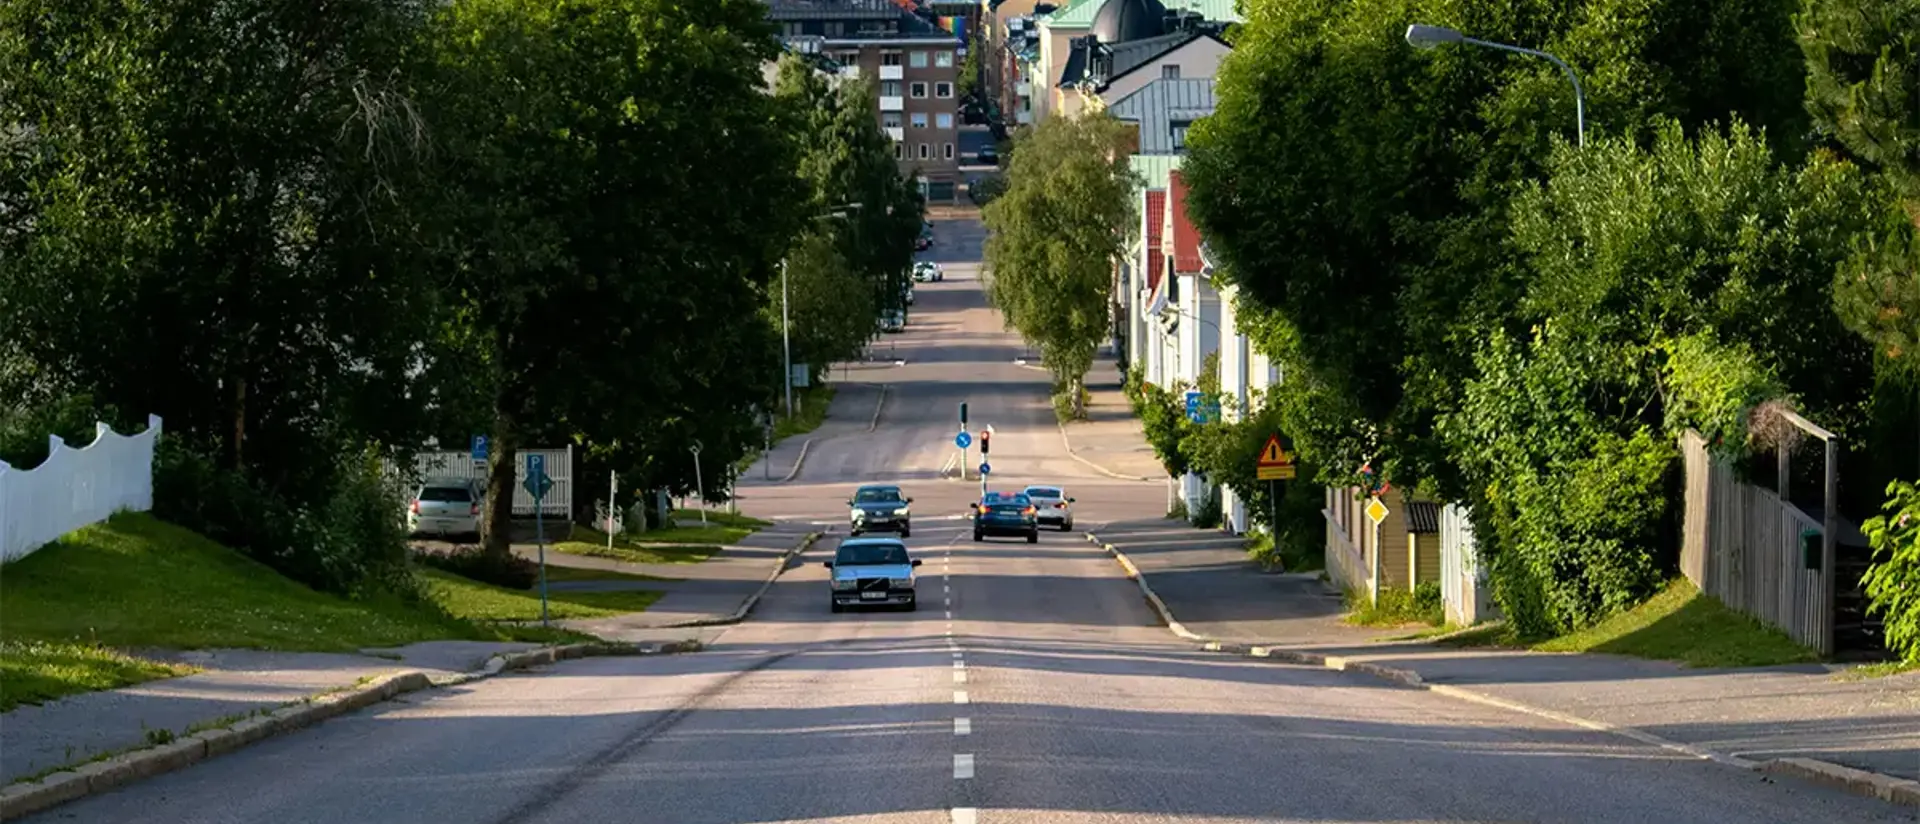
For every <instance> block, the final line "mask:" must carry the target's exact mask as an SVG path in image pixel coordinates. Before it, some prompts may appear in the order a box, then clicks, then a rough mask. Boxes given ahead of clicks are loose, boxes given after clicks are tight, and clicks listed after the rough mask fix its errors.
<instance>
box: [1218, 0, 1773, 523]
mask: <svg viewBox="0 0 1920 824" xmlns="http://www.w3.org/2000/svg"><path fill="white" fill-rule="evenodd" d="M1789 11H1790V10H1789V9H1787V8H1785V7H1784V5H1783V4H1781V3H1779V2H1751V0H1717V2H1709V3H1699V2H1693V1H1692V0H1658V1H1657V2H1653V3H1631V4H1629V3H1615V2H1605V3H1591V2H1582V3H1572V2H1546V3H1527V4H1496V5H1486V4H1470V5H1468V6H1462V5H1460V4H1448V3H1433V2H1415V3H1411V4H1409V3H1406V2H1402V1H1401V0H1360V1H1359V2H1332V1H1331V0H1308V1H1307V2H1297V3H1284V4H1270V5H1268V6H1265V7H1263V10H1262V13H1261V14H1259V15H1254V16H1252V17H1250V18H1249V19H1248V20H1247V21H1246V22H1245V23H1243V24H1242V25H1241V26H1240V27H1239V29H1238V34H1237V37H1236V40H1235V49H1234V53H1233V54H1232V55H1231V56H1230V57H1229V58H1228V59H1227V62H1226V64H1225V65H1224V66H1223V67H1222V69H1221V72H1220V74H1219V84H1218V96H1219V106H1218V108H1217V110H1216V112H1215V114H1214V115H1212V116H1210V117H1208V118H1206V119H1204V120H1202V121H1200V122H1198V123H1196V124H1195V126H1194V130H1193V133H1192V136H1191V144H1190V145H1191V154H1190V156H1189V157H1188V160H1187V162H1186V164H1185V167H1184V169H1185V174H1186V177H1187V181H1188V183H1189V184H1190V186H1191V187H1192V190H1191V191H1192V194H1191V200H1190V207H1191V209H1192V211H1193V214H1194V216H1195V219H1196V221H1197V222H1198V223H1199V224H1200V228H1201V230H1202V231H1203V233H1204V234H1205V235H1206V236H1207V238H1208V241H1209V243H1210V245H1211V247H1212V249H1213V251H1214V252H1215V253H1216V257H1217V259H1218V260H1220V261H1221V263H1222V264H1223V277H1224V278H1225V279H1226V280H1227V281H1228V282H1230V283H1233V284H1236V285H1238V286H1240V287H1241V291H1242V294H1244V295H1245V296H1246V300H1247V303H1248V304H1249V305H1252V306H1253V307H1255V308H1256V309H1261V308H1264V309H1271V310H1273V311H1274V312H1275V313H1276V316H1277V317H1278V318H1279V319H1281V320H1283V321H1284V324H1279V325H1270V326H1269V327H1268V328H1267V329H1268V331H1266V332H1265V333H1263V336H1264V337H1267V338H1268V339H1267V340H1263V341H1262V344H1263V347H1264V348H1265V349H1266V350H1267V351H1271V352H1274V353H1276V356H1278V357H1281V358H1283V359H1284V362H1285V365H1286V370H1287V375H1288V379H1289V381H1290V382H1291V381H1293V380H1295V379H1296V378H1298V379H1300V380H1302V381H1305V382H1306V383H1308V385H1310V386H1311V387H1313V392H1312V393H1311V394H1309V395H1306V396H1304V398H1303V399H1301V400H1300V401H1298V402H1289V404H1288V409H1290V410H1292V411H1288V412H1286V413H1285V416H1286V418H1287V423H1288V427H1287V429H1288V431H1289V432H1297V433H1300V441H1299V442H1300V443H1301V448H1302V450H1303V452H1304V453H1305V454H1306V455H1307V457H1308V459H1309V461H1310V462H1311V463H1314V464H1316V465H1318V466H1320V467H1322V471H1323V472H1327V473H1330V476H1329V477H1328V478H1327V480H1329V481H1341V480H1345V479H1348V478H1350V477H1351V475H1352V473H1353V471H1354V469H1355V468H1356V467H1358V466H1359V465H1360V464H1361V463H1362V462H1363V461H1367V460H1369V459H1373V460H1374V462H1375V465H1376V466H1382V467H1383V469H1385V470H1386V471H1388V472H1390V473H1391V474H1392V475H1393V476H1394V477H1395V478H1396V479H1397V481H1398V482H1400V483H1402V484H1408V483H1413V482H1418V481H1426V482H1431V483H1432V485H1433V486H1434V487H1435V488H1436V491H1439V492H1441V493H1443V494H1445V495H1447V496H1448V497H1456V498H1457V497H1460V496H1463V495H1464V494H1465V490H1464V486H1463V479H1461V478H1460V477H1459V476H1458V475H1457V474H1456V473H1454V472H1453V471H1452V469H1451V463H1450V461H1448V459H1447V454H1446V448H1445V446H1444V444H1443V443H1442V442H1441V441H1440V440H1439V439H1438V438H1436V437H1435V436H1434V432H1433V425H1434V422H1435V420H1436V418H1437V416H1438V415H1439V414H1440V413H1442V412H1444V411H1445V410H1447V409H1449V408H1452V407H1453V406H1454V405H1455V404H1456V403H1457V402H1458V392H1459V390H1460V387H1461V386H1463V385H1464V381H1465V380H1466V379H1467V378H1470V377H1471V376H1472V375H1473V374H1474V369H1475V367H1474V355H1473V353H1474V351H1475V349H1476V346H1477V345H1478V343H1479V342H1480V341H1483V340H1485V339H1486V337H1487V333H1488V332H1489V331H1491V330H1495V329H1506V330H1508V331H1509V332H1513V333H1515V334H1519V333H1522V332H1524V331H1525V329H1526V325H1525V324H1523V323H1521V322H1519V321H1518V319H1517V318H1516V309H1515V307H1516V304H1517V302H1518V300H1519V298H1520V296H1521V295H1522V294H1523V293H1524V291H1525V284H1526V273H1525V271H1524V269H1523V267H1521V266H1519V265H1517V263H1516V262H1515V261H1514V260H1513V259H1512V256H1511V255H1509V254H1508V253H1507V250H1506V249H1505V248H1504V240H1505V237H1506V220H1507V215H1506V209H1507V205H1508V202H1509V199H1510V198H1511V196H1512V193H1513V192H1514V191H1515V190H1516V188H1517V187H1518V186H1520V185H1521V184H1523V183H1524V182H1525V181H1528V180H1530V179H1534V178H1536V177H1538V176H1539V175H1540V174H1541V173H1542V172H1543V171H1544V164H1545V161H1546V158H1547V155H1548V152H1549V149H1550V146H1551V140H1552V138H1554V137H1557V136H1567V137H1570V136H1571V135H1570V134H1569V133H1570V132H1571V131H1572V126H1573V123H1574V117H1573V114H1574V113H1573V105H1572V104H1573V99H1572V94H1571V90H1570V89H1569V87H1568V85H1567V83H1566V80H1565V78H1564V77H1563V76H1562V75H1561V74H1560V72H1559V70H1558V69H1557V68H1556V67H1554V66H1553V65H1552V64H1550V63H1547V62H1545V61H1541V60H1537V59H1533V58H1528V57H1524V56H1519V55H1512V54H1508V53H1505V52H1500V51H1495V50H1487V49H1475V48H1471V47H1466V46H1460V47H1448V48H1443V49H1440V50H1437V51H1434V52H1420V51H1417V50H1415V49H1412V48H1410V47H1409V46H1408V45H1407V44H1406V43H1405V41H1404V40H1403V38H1402V33H1403V32H1404V31H1405V28H1406V25H1407V23H1408V22H1409V21H1410V20H1421V21H1426V22H1431V23H1437V24H1443V25H1452V26H1455V27H1457V28H1459V29H1461V30H1462V31H1465V32H1467V33H1468V34H1471V35H1473V36H1475V37H1481V38H1485V39H1489V40H1495V41H1502V42H1509V43H1517V44H1522V45H1526V46H1529V47H1534V48H1541V49H1546V50H1548V51H1551V52H1552V53H1554V54H1556V55H1558V56H1560V57H1562V58H1564V59H1566V60H1567V61H1569V62H1570V63H1571V64H1572V65H1573V66H1574V68H1575V69H1576V70H1577V71H1578V72H1579V73H1580V75H1581V77H1582V80H1583V82H1584V84H1585V87H1586V92H1587V112H1588V116H1589V118H1590V120H1591V124H1592V125H1593V126H1595V127H1605V128H1608V129H1611V130H1614V131H1615V132H1616V133H1618V132H1627V133H1631V134H1632V135H1634V136H1635V137H1636V139H1644V138H1645V137H1646V131H1645V130H1646V124H1648V123H1649V122H1650V118H1652V117H1653V116H1655V115H1667V116H1671V117H1674V118H1676V119H1678V120H1680V121H1681V122H1682V123H1683V124H1686V125H1689V126H1691V125H1696V124H1700V123H1703V122H1707V121H1712V120H1716V119H1723V118H1725V117H1726V116H1727V115H1728V113H1729V110H1731V111H1732V112H1733V113H1736V114H1738V115H1739V116H1740V117H1742V118H1743V119H1744V120H1746V121H1748V122H1753V123H1758V124H1762V125H1766V126H1769V127H1771V128H1770V129H1769V134H1772V135H1775V139H1776V142H1778V143H1780V144H1781V145H1783V146H1788V145H1791V144H1792V143H1794V141H1795V138H1796V136H1797V135H1799V134H1800V133H1801V132H1802V131H1803V129H1802V128H1801V127H1800V122H1801V121H1802V119H1803V114H1802V113H1801V111H1800V107H1799V101H1798V100H1796V99H1795V97H1794V95H1793V92H1792V89H1793V88H1795V87H1796V86H1797V85H1798V73H1799V71H1800V67H1799V66H1798V65H1797V61H1795V60H1794V59H1793V54H1792V46H1791V45H1790V40H1791V37H1792V32H1791V26H1790V21H1789V19H1788V13H1789ZM1701 42H1709V43H1713V44H1714V47H1713V48H1708V49H1703V48H1701V47H1700V45H1699V44H1700V43H1701ZM1330 422H1337V423H1333V424H1330ZM1315 429H1319V430H1322V431H1323V434H1322V435H1314V436H1309V433H1310V431H1311V430H1315Z"/></svg>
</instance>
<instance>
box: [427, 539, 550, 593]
mask: <svg viewBox="0 0 1920 824" xmlns="http://www.w3.org/2000/svg"><path fill="white" fill-rule="evenodd" d="M414 557H415V558H417V559H418V560H419V561H420V563H422V564H424V565H426V566H430V567H433V568H435V569H441V570H445V571H447V572H451V573H453V574H455V575H458V576H460V577H462V578H471V579H473V580H475V581H480V582H482V583H488V584H493V585H494V586H501V587H506V588H508V589H532V588H533V586H534V585H535V584H537V583H539V582H540V565H539V564H536V563H534V562H532V561H529V560H527V559H525V558H522V557H520V556H518V555H507V556H504V557H501V556H495V555H489V554H487V553H486V552H485V551H483V550H482V549H481V548H480V547H477V546H461V547H455V548H454V549H452V550H450V551H447V552H422V553H419V554H418V555H415V556H414Z"/></svg>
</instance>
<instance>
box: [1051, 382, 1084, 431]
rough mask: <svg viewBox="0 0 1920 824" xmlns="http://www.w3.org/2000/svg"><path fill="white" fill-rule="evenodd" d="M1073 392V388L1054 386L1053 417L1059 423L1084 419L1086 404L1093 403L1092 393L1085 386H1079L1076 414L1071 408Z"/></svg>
mask: <svg viewBox="0 0 1920 824" xmlns="http://www.w3.org/2000/svg"><path fill="white" fill-rule="evenodd" d="M1073 394H1074V393H1073V390H1071V389H1066V388H1064V387H1060V388H1056V389H1055V391H1054V393H1053V417H1054V418H1055V419H1057V420H1059V421H1060V422H1061V423H1066V422H1068V421H1076V420H1084V419H1085V418H1086V417H1087V405H1088V404H1091V403H1093V393H1091V392H1088V391H1087V389H1086V387H1084V386H1083V387H1081V388H1080V408H1079V409H1078V410H1077V414H1076V410H1075V409H1074V408H1073Z"/></svg>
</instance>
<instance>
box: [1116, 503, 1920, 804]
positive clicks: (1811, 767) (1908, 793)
mask: <svg viewBox="0 0 1920 824" xmlns="http://www.w3.org/2000/svg"><path fill="white" fill-rule="evenodd" d="M1085 535H1086V537H1087V541H1088V542H1090V543H1092V544H1094V545H1096V546H1098V547H1100V548H1101V549H1104V550H1106V552H1107V554H1108V555H1111V556H1113V558H1114V560H1116V561H1118V562H1119V563H1120V567H1121V569H1124V570H1125V571H1126V573H1127V577H1128V578H1131V579H1133V581H1134V583H1136V584H1139V585H1140V591H1141V593H1142V594H1144V595H1145V596H1146V600H1147V605H1148V606H1150V607H1152V608H1153V611H1154V614H1155V615H1156V616H1158V617H1159V619H1160V621H1161V623H1163V624H1165V625H1166V627H1167V629H1168V630H1170V631H1172V632H1173V634H1174V635H1177V636H1180V637H1181V638H1183V639H1186V640H1189V641H1197V642H1200V648H1201V649H1203V650H1206V651H1208V652H1220V653H1226V654H1229V655H1242V656H1246V657H1249V658H1269V659H1274V660H1279V661H1285V662H1288V663H1293V664H1303V665H1306V666H1313V667H1324V668H1326V669H1331V670H1339V671H1341V672H1357V673H1361V674H1364V675H1371V676H1373V677H1375V678H1378V679H1381V680H1383V681H1388V682H1391V683H1395V684H1399V685H1401V686H1404V687H1408V688H1410V689H1421V690H1426V691H1428V692H1432V693H1436V694H1439V695H1445V696H1448V697H1450V698H1456V699H1459V700H1462V701H1469V702H1472V703H1475V704H1482V705H1485V706H1490V707H1498V708H1500V709H1504V710H1508V711H1512V712H1519V713H1525V714H1527V715H1532V716H1536V717H1539V718H1545V719H1548V720H1551V721H1558V722H1560V723H1563V724H1567V725H1570V726H1575V727H1582V728H1585V729H1589V730H1593V731H1595V732H1604V733H1610V734H1613V735H1618V736H1621V737H1624V738H1629V739H1632V740H1634V741H1638V742H1640V743H1642V744H1648V745H1651V746H1655V747H1659V748H1661V749H1665V750H1669V751H1671V752H1676V753H1680V754H1683V755H1686V756H1689V757H1692V758H1697V759H1700V760H1702V761H1712V762H1715V763H1718V764H1725V765H1727V766H1730V767H1737V768H1739V769H1743V770H1750V771H1753V772H1759V773H1766V774H1770V775H1786V776H1792V777H1794V778H1799V779H1802V780H1806V781H1810V782H1813V783H1816V784H1822V785H1825V786H1828V787H1832V788H1834V789H1838V790H1842V791H1845V792H1848V793H1852V794H1854V795H1862V796H1868V797H1871V798H1878V799H1880V800H1882V801H1887V802H1891V803H1893V804H1897V805H1901V806H1907V807H1920V781H1910V780H1907V779H1904V778H1895V777H1893V776H1890V775H1882V774H1880V773H1876V772H1869V771H1867V770H1860V769H1855V768H1853V767H1846V766H1841V765H1839V764H1834V763H1831V762H1827V761H1821V760H1818V759H1813V758H1773V759H1767V760H1764V761H1756V760H1754V759H1750V758H1742V757H1740V756H1737V755H1732V754H1728V753H1723V752H1718V751H1715V750H1710V749H1707V748H1705V747H1696V746H1694V745H1692V744H1683V743H1681V742H1678V741H1674V740H1671V739H1668V738H1662V737H1660V736H1658V735H1654V734H1653V733H1650V732H1647V731H1645V730H1641V729H1638V728H1635V727H1627V726H1621V725H1618V724H1609V723H1606V722H1603V721H1595V720H1592V719H1589V718H1581V717H1580V716H1577V715H1569V714H1567V713H1563V712H1558V711H1555V710H1550V709H1546V708H1544V707H1536V706H1533V705H1531V704H1526V703H1523V702H1520V701H1513V700H1510V699H1506V698H1501V697H1498V696H1494V695H1488V694H1487V693H1484V692H1480V691H1477V690H1470V689H1466V688H1463V687H1456V686H1453V685H1450V684H1430V683H1427V681H1426V680H1425V679H1423V678H1421V677H1420V673H1418V672H1415V671H1413V670H1410V669H1403V668H1400V667H1389V666H1385V665H1383V664H1375V663H1372V662H1369V661H1354V660H1352V659H1350V658H1348V657H1346V656H1340V655H1323V654H1320V653H1316V652H1306V651H1303V650H1294V649H1286V648H1283V647H1271V646H1257V645H1253V644H1242V643H1236V642H1231V641H1219V640H1215V639H1212V638H1208V637H1206V636H1204V635H1199V634H1197V633H1194V632H1192V631H1190V630H1188V629H1187V628H1186V626H1185V625H1183V624H1181V623H1180V622H1179V620H1177V619H1175V618H1174V617H1173V611H1172V610H1170V609H1168V608H1167V604H1166V602H1165V601H1162V600H1161V599H1160V596H1159V595H1158V594H1157V593H1155V592H1154V591H1153V587H1152V586H1149V585H1148V584H1147V579H1146V576H1145V575H1144V574H1142V573H1141V572H1140V568H1139V567H1138V566H1135V565H1134V563H1133V559H1132V558H1128V557H1127V554H1126V553H1124V552H1121V551H1120V550H1119V548H1118V547H1115V546H1114V545H1113V544H1110V543H1107V542H1105V541H1102V540H1100V537H1099V536H1098V535H1095V534H1094V533H1092V532H1088V533H1085Z"/></svg>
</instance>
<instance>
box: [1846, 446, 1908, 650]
mask: <svg viewBox="0 0 1920 824" xmlns="http://www.w3.org/2000/svg"><path fill="white" fill-rule="evenodd" d="M1882 511H1883V512H1884V513H1885V514H1883V515H1880V516H1878V517H1875V518H1872V519H1870V520H1868V521H1867V522H1866V523H1865V524H1862V525H1861V527H1860V531H1861V532H1864V533H1866V535H1867V540H1868V542H1870V543H1871V544H1872V546H1873V565H1872V566H1871V567H1868V568H1867V575H1866V579H1865V584H1866V588H1867V598H1868V599H1869V604H1868V607H1867V611H1868V612H1869V613H1872V614H1875V615H1879V616H1880V617H1881V619H1882V620H1883V621H1885V622H1886V627H1887V648H1888V649H1889V650H1892V651H1893V653H1894V654H1895V655H1898V656H1900V657H1901V658H1902V659H1903V660H1906V661H1920V487H1916V486H1915V485H1913V484H1910V483H1903V482H1898V481H1896V482H1894V483H1892V484H1889V485H1887V503H1886V507H1885V509H1883V510H1882Z"/></svg>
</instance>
